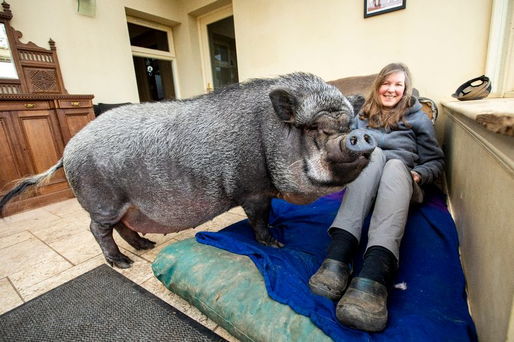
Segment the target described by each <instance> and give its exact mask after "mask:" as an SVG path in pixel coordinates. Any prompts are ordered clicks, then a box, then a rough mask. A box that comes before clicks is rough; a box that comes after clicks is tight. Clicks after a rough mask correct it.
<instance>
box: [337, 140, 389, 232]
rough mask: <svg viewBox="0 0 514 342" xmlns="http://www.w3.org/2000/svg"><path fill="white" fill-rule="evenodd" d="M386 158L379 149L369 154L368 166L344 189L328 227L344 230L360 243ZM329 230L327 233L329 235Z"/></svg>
mask: <svg viewBox="0 0 514 342" xmlns="http://www.w3.org/2000/svg"><path fill="white" fill-rule="evenodd" d="M385 164H386V157H385V155H384V152H382V150H381V149H380V148H378V147H377V148H376V149H375V150H374V151H373V153H372V154H371V158H370V162H369V164H368V166H366V168H365V169H364V170H363V171H362V172H361V174H360V175H359V177H357V178H356V179H355V180H354V181H353V182H352V183H350V184H349V185H348V186H347V187H346V192H345V194H344V197H343V202H342V203H341V206H340V207H339V210H338V212H337V215H336V217H335V219H334V221H333V222H332V225H331V226H330V230H332V229H337V228H339V229H344V230H346V231H347V232H349V233H351V234H352V235H353V236H355V238H356V239H357V240H358V241H360V238H361V230H362V224H363V222H364V218H366V216H367V215H368V213H369V210H370V208H371V205H372V204H373V200H374V199H375V197H376V196H377V189H378V185H379V182H380V179H381V177H382V172H383V169H384V165H385ZM330 230H329V233H330Z"/></svg>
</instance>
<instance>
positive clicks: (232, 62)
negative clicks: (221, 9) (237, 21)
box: [207, 16, 239, 89]
mask: <svg viewBox="0 0 514 342" xmlns="http://www.w3.org/2000/svg"><path fill="white" fill-rule="evenodd" d="M207 33H208V36H209V54H210V60H211V72H212V84H213V86H214V89H218V88H221V87H224V86H226V85H229V84H232V83H237V82H238V81H239V79H238V75H237V56H236V39H235V33H234V17H233V16H230V17H228V18H225V19H222V20H219V21H216V22H214V23H212V24H209V25H207Z"/></svg>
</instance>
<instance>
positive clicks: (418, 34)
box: [233, 0, 492, 100]
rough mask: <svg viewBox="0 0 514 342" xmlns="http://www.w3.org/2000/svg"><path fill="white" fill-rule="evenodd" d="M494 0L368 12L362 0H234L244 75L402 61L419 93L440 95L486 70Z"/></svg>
mask: <svg viewBox="0 0 514 342" xmlns="http://www.w3.org/2000/svg"><path fill="white" fill-rule="evenodd" d="M491 3H492V1H491V0H455V1H447V0H432V1H407V8H406V9H404V10H398V11H395V12H390V13H386V14H382V15H378V16H374V17H370V18H366V19H365V18H364V17H363V6H364V5H363V1H341V0H324V1H323V2H314V1H308V0H281V1H276V0H260V1H246V0H234V1H233V8H234V14H235V26H236V40H237V52H238V63H239V67H240V69H239V72H240V79H246V78H249V77H255V76H261V75H275V74H282V73H285V72H290V71H298V70H301V71H309V72H313V73H315V74H318V75H319V76H321V77H323V78H324V79H326V80H331V79H337V78H340V77H346V76H353V75H365V74H372V73H376V72H378V71H379V70H380V68H381V67H382V66H384V65H386V64H387V63H389V62H394V61H402V62H404V63H406V64H407V65H408V66H409V67H410V69H411V71H412V73H413V78H414V82H415V86H416V87H417V88H418V89H419V90H420V92H421V94H423V95H425V96H427V97H430V98H434V99H435V100H440V99H442V98H445V97H449V96H450V95H451V94H452V93H453V92H454V91H455V90H456V89H457V87H458V86H459V85H460V84H462V83H463V82H464V81H467V80H468V79H470V78H472V77H476V76H480V75H482V73H483V71H484V68H485V56H486V51H487V42H488V34H489V18H490V13H491Z"/></svg>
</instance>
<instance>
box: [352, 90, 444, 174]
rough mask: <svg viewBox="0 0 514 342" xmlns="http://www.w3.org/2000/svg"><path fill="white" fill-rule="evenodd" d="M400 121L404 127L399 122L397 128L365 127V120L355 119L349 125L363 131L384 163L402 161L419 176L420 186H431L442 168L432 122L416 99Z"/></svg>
mask: <svg viewBox="0 0 514 342" xmlns="http://www.w3.org/2000/svg"><path fill="white" fill-rule="evenodd" d="M404 119H405V121H406V122H407V123H408V125H407V126H406V125H405V124H404V123H403V122H400V123H399V124H398V127H397V128H393V129H387V130H386V129H385V128H383V127H379V128H372V127H368V121H367V120H361V119H357V120H355V121H354V123H353V126H354V128H364V129H367V130H368V131H369V133H370V134H371V135H372V136H373V137H374V138H375V139H376V141H377V145H378V147H380V148H381V149H382V150H383V151H384V154H385V156H386V158H387V159H388V160H389V159H400V160H402V161H403V162H404V163H405V165H406V166H407V167H408V168H409V169H411V170H413V171H416V172H417V173H419V175H420V176H421V184H427V183H431V182H432V181H433V180H434V179H436V178H437V177H439V176H440V175H441V174H442V172H443V168H444V153H443V151H442V150H441V148H440V147H439V144H438V143H437V140H436V137H435V131H434V126H433V124H432V121H431V120H430V119H429V118H428V116H427V115H426V114H425V113H424V112H423V111H422V110H421V104H420V103H419V101H418V100H417V99H415V103H414V105H413V106H412V107H410V108H409V109H408V112H407V114H405V116H404Z"/></svg>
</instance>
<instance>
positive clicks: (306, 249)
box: [153, 191, 477, 341]
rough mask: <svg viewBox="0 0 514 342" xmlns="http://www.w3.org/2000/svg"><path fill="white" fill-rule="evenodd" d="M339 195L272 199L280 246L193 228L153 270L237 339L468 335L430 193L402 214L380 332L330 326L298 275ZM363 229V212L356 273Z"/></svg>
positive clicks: (451, 258) (452, 240)
mask: <svg viewBox="0 0 514 342" xmlns="http://www.w3.org/2000/svg"><path fill="white" fill-rule="evenodd" d="M341 196H342V194H341V193H339V194H334V195H331V196H327V197H324V198H321V199H319V200H318V201H316V202H314V203H312V204H309V205H305V206H299V205H293V204H289V203H287V202H285V201H281V200H273V203H272V206H273V210H272V213H271V214H270V225H271V226H272V233H273V235H274V236H275V237H276V238H278V239H279V240H280V241H282V242H284V243H285V244H286V247H284V248H280V249H277V248H270V247H266V246H262V245H260V244H258V243H256V242H255V239H254V237H253V233H252V230H251V228H250V226H249V224H248V222H247V220H244V221H241V222H238V223H236V224H234V225H232V226H230V227H227V228H225V229H223V230H222V231H220V232H217V233H214V232H201V233H198V234H197V235H196V239H197V240H198V241H200V242H202V243H199V242H197V241H194V240H193V239H190V240H185V241H182V242H179V243H176V244H173V245H170V246H168V247H166V248H164V249H163V250H162V251H161V252H160V254H159V255H158V256H157V258H156V260H155V262H154V264H153V270H154V273H155V275H156V276H157V278H158V279H159V280H160V281H161V282H162V283H163V284H164V285H165V286H166V287H168V288H169V289H170V290H172V291H173V292H175V293H177V294H178V295H180V296H181V297H183V298H185V299H186V300H187V301H189V302H190V303H192V304H193V305H195V306H196V307H197V308H199V309H200V310H201V311H203V312H204V313H205V314H206V315H207V316H208V317H210V318H211V319H212V320H214V321H215V322H217V323H218V324H219V325H221V326H222V327H224V328H225V329H226V330H228V331H229V332H230V333H232V334H233V335H234V336H236V337H237V338H239V339H241V340H243V341H307V340H313V341H323V340H329V339H330V338H329V337H328V336H330V337H331V338H332V339H334V340H352V341H354V340H355V341H370V340H371V341H443V340H444V341H475V340H476V339H477V338H476V331H475V327H474V324H473V322H472V320H471V317H470V316H469V313H468V308H467V303H466V294H465V280H464V275H463V272H462V268H461V265H460V260H459V255H458V238H457V234H456V230H455V225H454V222H453V220H452V218H451V216H450V215H449V213H448V211H447V209H446V207H445V205H444V198H443V196H442V195H441V194H440V193H438V192H437V191H429V192H428V193H427V198H426V201H425V203H424V204H423V205H421V206H416V207H413V208H412V209H411V212H410V214H409V219H408V222H407V226H406V232H405V236H404V238H403V241H402V246H401V250H400V269H399V271H398V273H397V275H396V279H395V283H396V284H402V286H398V287H399V288H395V289H392V290H391V291H390V296H389V301H388V307H389V321H388V326H387V328H386V330H385V331H383V332H381V333H376V334H369V333H366V332H362V331H358V330H354V329H350V328H347V327H345V326H343V325H341V324H339V323H338V321H337V319H336V317H335V305H336V303H335V302H332V301H330V300H328V299H326V298H323V297H321V296H317V295H314V294H312V293H311V292H310V291H309V288H308V279H309V277H310V276H311V275H312V274H313V273H314V272H315V271H316V270H317V268H318V267H319V265H320V264H321V262H322V260H323V258H324V255H325V254H326V249H327V246H328V243H329V238H328V236H327V234H326V229H327V227H328V226H329V225H330V223H331V222H332V220H333V218H334V216H335V214H336V212H337V209H338V207H339V204H340V201H341ZM368 225H369V218H368V219H367V220H366V223H365V227H364V232H363V241H361V249H360V251H359V253H358V255H357V256H356V259H355V265H354V268H355V270H356V271H358V270H359V268H360V262H359V260H360V259H361V256H362V253H363V251H364V246H365V244H366V238H365V236H366V232H367V229H368ZM209 245H211V246H215V247H218V248H214V247H211V246H209ZM228 251H230V252H232V253H237V254H239V255H237V254H232V253H229V252H228ZM241 255H246V256H248V257H249V258H247V257H245V256H241ZM250 260H251V261H250ZM252 261H253V262H252ZM281 303H282V304H281ZM325 334H326V335H325ZM327 335H328V336H327Z"/></svg>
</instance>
